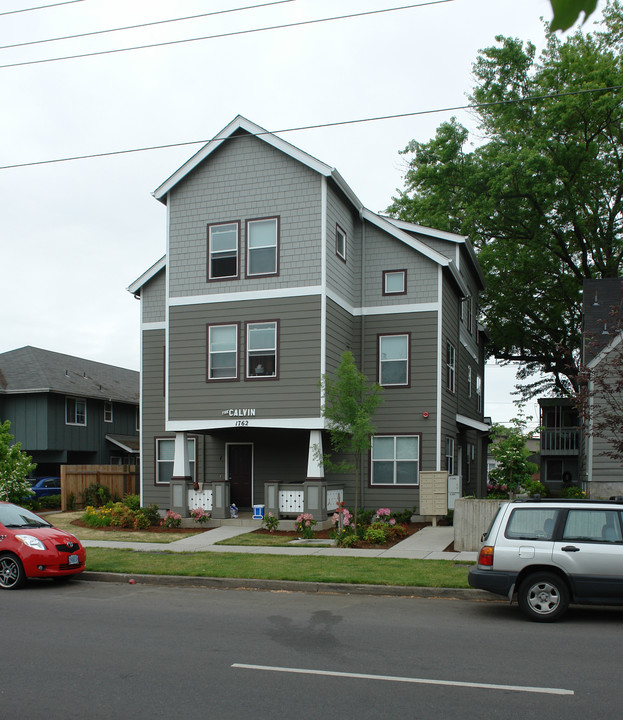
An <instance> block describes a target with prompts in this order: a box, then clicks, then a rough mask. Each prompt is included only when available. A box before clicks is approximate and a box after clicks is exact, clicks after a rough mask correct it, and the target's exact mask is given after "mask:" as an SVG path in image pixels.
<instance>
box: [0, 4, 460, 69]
mask: <svg viewBox="0 0 623 720" xmlns="http://www.w3.org/2000/svg"><path fill="white" fill-rule="evenodd" d="M74 1H75V0H74ZM448 2H454V0H429V1H428V2H423V3H414V4H412V5H402V6H400V7H393V8H384V9H382V10H367V11H365V12H360V13H352V14H350V15H336V16H333V17H328V18H317V19H316V20H301V21H300V22H293V23H284V24H283V25H270V26H268V27H260V28H250V29H248V30H234V31H232V32H226V33H218V34H217V35H204V36H202V37H196V38H187V39H186V40H168V41H166V42H160V43H150V44H148V45H135V46H133V47H126V48H117V49H115V50H99V51H97V52H90V53H80V54H78V55H65V56H63V57H55V58H45V59H43V60H26V61H24V62H16V63H7V64H5V65H0V70H4V69H6V68H12V67H22V66H24V65H41V64H42V63H49V62H58V61H60V60H77V59H79V58H87V57H95V56H97V55H112V54H114V53H120V52H130V51H132V50H147V49H150V48H158V47H165V46H167V45H181V44H183V43H190V42H198V41H201V40H215V39H217V38H226V37H234V36H235V35H251V34H253V33H261V32H267V31H269V30H283V29H285V28H293V27H302V26H305V25H315V24H318V23H324V22H333V21H334V20H347V19H351V18H358V17H365V16H369V15H380V14H381V13H389V12H397V11H400V10H412V9H413V8H420V7H426V6H429V5H441V4H443V3H448Z"/></svg>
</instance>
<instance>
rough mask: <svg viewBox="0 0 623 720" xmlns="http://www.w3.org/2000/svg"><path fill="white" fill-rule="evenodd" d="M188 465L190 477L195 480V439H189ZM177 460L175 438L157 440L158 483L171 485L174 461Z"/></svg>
mask: <svg viewBox="0 0 623 720" xmlns="http://www.w3.org/2000/svg"><path fill="white" fill-rule="evenodd" d="M186 442H187V443H188V464H189V465H190V476H191V477H192V479H193V480H195V438H187V440H186ZM174 460H175V440H174V439H173V438H156V483H158V484H159V485H160V484H164V483H170V482H171V478H172V477H173V461H174Z"/></svg>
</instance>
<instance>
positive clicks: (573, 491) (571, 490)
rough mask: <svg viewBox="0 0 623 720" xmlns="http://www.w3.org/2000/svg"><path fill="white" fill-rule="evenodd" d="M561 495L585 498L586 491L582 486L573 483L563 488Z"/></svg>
mask: <svg viewBox="0 0 623 720" xmlns="http://www.w3.org/2000/svg"><path fill="white" fill-rule="evenodd" d="M560 497H563V498H585V497H586V493H585V492H584V490H582V488H579V487H578V486H577V485H572V486H570V487H566V488H563V490H562V492H561V493H560Z"/></svg>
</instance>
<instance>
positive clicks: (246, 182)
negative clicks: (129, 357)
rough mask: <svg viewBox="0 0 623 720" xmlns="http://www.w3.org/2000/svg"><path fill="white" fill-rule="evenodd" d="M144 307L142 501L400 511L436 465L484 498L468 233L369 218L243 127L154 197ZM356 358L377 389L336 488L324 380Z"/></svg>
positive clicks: (311, 165)
mask: <svg viewBox="0 0 623 720" xmlns="http://www.w3.org/2000/svg"><path fill="white" fill-rule="evenodd" d="M154 196H155V198H156V199H157V200H159V201H160V202H162V203H164V204H165V205H166V207H167V226H168V227H167V229H168V232H167V248H166V255H165V256H164V257H163V258H162V259H161V260H159V261H158V262H157V263H156V264H155V265H153V266H152V267H151V268H150V269H149V270H147V271H146V272H145V273H144V274H143V275H142V276H141V277H140V278H138V279H137V280H136V281H135V282H134V283H133V284H132V285H131V286H130V287H129V288H128V289H129V290H130V291H131V292H132V293H134V294H135V295H136V296H137V297H138V298H140V301H141V333H142V350H141V355H142V357H141V412H142V415H141V433H142V439H141V443H142V481H141V486H142V500H143V503H144V504H148V503H157V504H158V505H159V506H160V508H161V509H163V508H172V509H177V510H181V511H182V512H187V511H188V508H189V507H190V508H193V507H198V506H202V507H205V508H208V509H212V511H213V514H214V515H215V516H216V517H218V516H219V515H220V516H224V515H223V513H225V512H226V508H228V505H229V503H230V502H232V503H235V504H236V505H237V506H238V507H239V508H245V507H247V508H250V507H251V506H253V505H258V504H263V505H265V507H266V509H267V511H268V509H272V510H276V511H278V512H280V513H281V514H282V515H292V514H295V513H298V512H300V511H301V510H311V511H313V512H314V513H316V514H322V513H323V512H329V511H331V509H332V508H333V507H335V503H336V502H337V501H338V500H341V499H343V500H344V501H345V503H346V505H351V506H352V503H353V501H354V490H355V483H356V482H359V483H360V484H361V485H360V487H361V492H360V493H359V498H360V505H361V506H364V507H367V508H378V507H379V506H387V507H390V508H392V509H395V510H399V509H400V510H402V509H404V508H410V507H413V506H417V505H418V503H419V479H420V472H421V471H423V470H438V471H439V470H441V471H445V470H448V472H449V474H450V475H454V476H459V477H460V483H461V487H462V492H463V493H464V494H467V493H469V494H477V495H480V494H482V492H483V489H484V483H485V467H486V441H487V431H488V425H487V423H485V421H484V419H483V402H484V397H483V393H484V387H483V371H484V348H483V345H484V332H483V330H482V328H479V326H478V324H477V314H478V295H479V292H480V291H481V290H482V289H483V287H484V285H483V278H482V274H481V271H480V269H479V266H478V263H477V260H476V258H475V255H474V252H473V250H472V248H471V245H470V243H469V241H468V239H467V238H465V237H462V236H459V235H454V234H451V233H447V232H441V231H437V230H432V229H430V228H425V227H421V226H417V225H412V224H409V223H405V222H400V221H396V220H392V219H390V218H387V217H382V216H380V215H377V214H375V213H373V212H371V211H369V210H367V209H366V208H365V207H363V206H362V204H361V202H360V201H359V200H358V198H357V196H356V195H355V194H354V192H353V191H352V190H351V188H350V187H349V186H348V185H347V184H346V182H345V181H344V180H343V178H342V177H341V176H340V174H339V173H338V172H337V171H336V170H335V169H334V168H331V167H330V166H328V165H325V164H324V163H323V162H320V161H319V160H317V159H315V158H313V157H311V156H310V155H308V154H306V153H305V152H303V151H302V150H300V149H298V148H296V147H294V146H293V145H291V144H289V143H287V142H285V141H284V140H282V139H280V138H279V137H277V136H275V135H274V134H271V133H267V132H266V131H264V130H262V128H260V127H258V126H257V125H255V124H254V123H252V122H250V121H248V120H246V119H245V118H243V117H240V116H239V117H237V118H235V119H234V120H233V121H232V122H231V123H230V124H229V125H228V126H227V127H226V128H225V129H224V130H223V131H222V132H221V133H219V134H218V135H217V136H216V137H215V139H213V140H212V141H210V142H209V143H208V144H207V145H205V146H204V147H203V148H202V149H201V150H200V151H199V152H198V153H197V154H196V155H194V156H193V157H192V158H190V160H188V162H186V163H185V164H184V165H183V166H182V167H181V168H180V169H179V170H178V171H177V172H175V173H174V174H173V175H172V176H171V177H170V178H169V179H168V180H166V181H165V182H164V183H163V184H162V185H161V186H160V187H159V188H158V189H157V190H156V191H155V192H154ZM345 350H350V351H351V352H352V353H353V355H354V357H355V360H356V362H357V365H358V367H359V369H360V370H361V371H362V372H364V373H365V374H366V375H367V376H368V377H369V379H370V381H371V382H376V381H378V382H379V383H380V384H381V385H382V386H383V388H384V391H383V402H382V404H381V406H380V408H379V409H378V411H377V413H376V415H375V417H374V424H375V428H376V432H375V435H374V438H373V444H372V450H371V452H370V454H369V456H368V458H367V461H366V463H365V467H364V468H363V471H362V475H361V477H359V478H355V477H353V476H339V475H328V474H327V475H326V476H325V472H324V470H323V467H322V463H321V462H320V461H319V456H318V450H319V449H322V450H323V451H325V452H326V451H328V450H329V447H328V437H327V435H326V421H325V418H324V417H323V413H322V405H323V398H322V394H321V387H320V379H321V377H322V376H323V375H325V374H327V375H329V376H332V375H333V374H334V373H335V370H336V368H337V366H338V364H339V361H340V358H341V355H342V353H343V352H344V351H345Z"/></svg>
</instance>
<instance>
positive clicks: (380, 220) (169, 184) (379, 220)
mask: <svg viewBox="0 0 623 720" xmlns="http://www.w3.org/2000/svg"><path fill="white" fill-rule="evenodd" d="M241 131H243V132H245V133H249V134H251V135H253V136H254V137H257V138H258V139H259V140H262V141H263V142H266V143H268V144H269V145H271V146H272V147H274V148H276V149H278V150H280V151H281V152H284V153H285V154H286V155H289V156H290V157H292V158H293V159H295V160H297V161H298V162H300V163H302V164H303V165H306V166H307V167H309V168H311V169H312V170H314V171H315V172H317V173H319V174H320V175H323V176H324V177H327V178H331V179H332V180H333V181H334V182H335V183H336V185H337V186H338V187H339V188H340V190H341V191H342V192H343V193H344V195H345V196H346V197H347V198H348V200H349V202H351V203H352V205H353V206H354V207H355V209H356V210H357V211H358V212H359V213H360V215H361V217H362V218H363V219H365V220H366V221H368V222H370V223H371V224H373V225H375V226H377V227H378V228H380V229H382V230H384V231H385V232H387V233H389V234H390V235H392V236H394V237H395V238H397V239H398V240H400V241H401V242H403V243H404V244H405V245H407V246H409V247H411V248H412V249H414V250H416V251H417V252H419V253H421V254H422V255H424V256H425V257H427V258H429V259H430V260H433V261H434V262H436V263H437V264H438V265H440V266H442V267H445V268H448V270H449V272H450V274H451V275H452V277H453V279H454V280H455V282H456V283H457V285H458V287H459V288H460V290H461V292H462V293H463V294H464V295H466V296H467V295H468V294H469V290H468V288H467V286H466V284H465V282H464V280H463V279H462V277H461V274H460V272H459V271H458V268H457V266H456V263H455V262H454V261H453V260H451V259H449V258H447V257H446V256H445V255H442V254H441V253H439V252H437V251H436V250H435V249H433V248H431V247H430V246H429V245H427V244H426V243H425V242H423V241H422V240H420V239H418V238H416V237H414V236H413V235H412V234H410V233H413V232H415V233H419V234H420V235H424V236H431V237H436V238H439V239H441V240H450V241H452V242H456V243H462V244H464V245H465V247H466V248H467V251H468V254H469V256H470V259H471V260H472V262H473V264H474V268H475V270H476V273H477V275H478V278H479V279H480V280H481V282H482V286H483V287H484V279H483V276H482V271H481V270H480V268H479V266H478V262H477V260H476V257H475V254H474V251H473V248H472V246H471V244H470V243H469V240H468V239H467V238H466V237H464V236H462V235H455V234H454V233H447V232H444V231H441V230H434V229H433V228H425V227H424V226H421V225H414V224H412V223H405V222H402V221H398V220H394V219H392V218H387V217H383V216H381V215H378V214H376V213H373V212H371V211H370V210H367V209H366V208H364V206H363V205H362V203H361V201H360V200H359V198H358V197H357V195H356V194H355V193H354V192H353V190H352V189H351V188H350V186H349V185H348V184H347V183H346V181H345V180H344V178H343V177H342V176H341V175H340V173H339V172H338V171H337V170H336V169H335V168H333V167H331V166H330V165H327V164H326V163H324V162H322V161H321V160H318V159H317V158H315V157H313V156H312V155H309V154H308V153H306V152H304V151H303V150H301V149H300V148H297V147H295V146H294V145H292V144H290V143H289V142H286V141H285V140H282V139H281V138H279V137H277V136H276V135H274V134H273V133H272V132H270V131H268V130H265V129H264V128H262V127H260V126H259V125H256V124H255V123H253V122H251V121H250V120H247V119H246V118H244V117H242V116H241V115H238V116H237V117H235V118H234V119H233V120H232V121H231V122H230V123H229V125H227V126H226V127H225V128H223V130H221V132H220V133H218V134H217V135H216V137H214V138H213V139H212V140H210V141H209V142H208V143H206V144H205V145H204V146H203V147H202V148H201V149H200V150H199V151H198V152H196V153H195V154H194V155H193V156H192V157H191V158H189V159H188V160H187V161H186V162H185V163H184V164H183V165H182V166H181V167H180V168H179V169H178V170H176V172H174V173H173V174H172V175H171V176H170V177H169V178H168V179H167V180H165V181H164V182H163V183H162V184H161V185H160V186H159V187H158V188H156V190H154V192H153V193H152V194H153V196H154V197H155V198H156V199H157V200H159V201H160V202H162V203H164V204H165V205H166V203H167V195H168V193H169V192H170V191H171V190H172V189H173V188H174V187H175V186H176V185H177V184H178V183H179V182H181V181H182V180H183V179H184V178H185V177H186V176H187V175H188V174H189V173H191V172H192V171H193V170H194V169H195V168H196V167H197V166H198V165H199V164H200V163H202V162H203V161H204V160H205V159H206V158H208V157H209V156H210V155H211V154H212V153H214V152H215V151H216V150H217V149H218V148H219V147H221V145H222V144H223V143H224V142H227V141H228V140H229V139H230V138H231V137H232V136H235V135H236V134H240V132H241ZM165 266H166V256H165V257H163V258H161V259H160V260H158V262H156V263H155V264H154V265H152V266H151V267H150V268H149V269H148V270H147V271H145V272H144V273H143V274H142V275H141V276H140V277H139V278H137V279H136V280H135V281H134V282H133V283H132V284H131V285H130V286H129V287H128V291H129V292H131V293H134V294H137V293H138V292H139V291H140V289H141V287H142V286H143V285H144V284H145V283H146V282H148V281H149V280H151V278H153V277H154V276H155V275H156V274H157V273H158V272H160V271H161V270H162V269H163V268H164V267H165Z"/></svg>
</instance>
